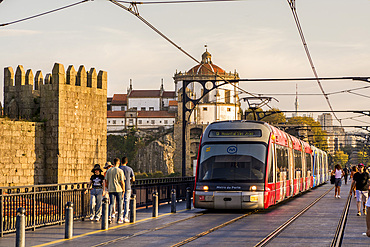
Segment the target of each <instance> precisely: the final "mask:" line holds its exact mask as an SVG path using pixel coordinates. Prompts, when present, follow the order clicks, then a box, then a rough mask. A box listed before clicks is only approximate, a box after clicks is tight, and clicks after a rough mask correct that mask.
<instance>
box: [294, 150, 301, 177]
mask: <svg viewBox="0 0 370 247" xmlns="http://www.w3.org/2000/svg"><path fill="white" fill-rule="evenodd" d="M294 164H295V174H294V178H301V177H302V155H301V151H298V150H294Z"/></svg>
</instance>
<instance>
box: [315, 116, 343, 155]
mask: <svg viewBox="0 0 370 247" xmlns="http://www.w3.org/2000/svg"><path fill="white" fill-rule="evenodd" d="M317 121H319V122H320V124H321V126H322V129H323V130H325V131H326V133H327V135H328V136H327V142H328V151H329V153H330V154H334V153H335V152H336V151H338V150H340V148H342V147H344V146H345V145H346V132H345V131H344V128H342V127H340V126H334V125H333V116H332V115H331V114H330V113H323V114H321V115H319V116H318V118H317Z"/></svg>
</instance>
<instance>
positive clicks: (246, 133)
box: [208, 129, 262, 137]
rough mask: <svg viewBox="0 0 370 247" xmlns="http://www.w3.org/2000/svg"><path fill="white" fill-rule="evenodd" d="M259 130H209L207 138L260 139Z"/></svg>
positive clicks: (260, 132) (260, 133)
mask: <svg viewBox="0 0 370 247" xmlns="http://www.w3.org/2000/svg"><path fill="white" fill-rule="evenodd" d="M261 136H262V131H261V130H259V129H249V130H211V131H210V132H209V135H208V137H261Z"/></svg>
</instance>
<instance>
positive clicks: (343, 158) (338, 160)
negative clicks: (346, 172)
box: [333, 150, 348, 167]
mask: <svg viewBox="0 0 370 247" xmlns="http://www.w3.org/2000/svg"><path fill="white" fill-rule="evenodd" d="M333 162H334V165H336V164H339V165H341V166H342V167H344V166H345V165H346V164H347V162H348V154H346V153H344V152H343V151H341V150H339V151H337V152H335V154H334V157H333Z"/></svg>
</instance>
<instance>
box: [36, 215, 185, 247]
mask: <svg viewBox="0 0 370 247" xmlns="http://www.w3.org/2000/svg"><path fill="white" fill-rule="evenodd" d="M188 210H189V209H184V210H180V211H178V213H180V212H184V211H188ZM170 214H174V213H166V214H161V215H158V217H157V218H160V217H163V216H167V215H170ZM150 219H155V217H150V218H145V219H141V220H137V221H136V222H135V223H129V225H133V224H136V223H140V222H143V221H147V220H150ZM124 226H128V224H123V225H117V226H112V227H110V228H108V230H96V231H92V232H87V233H83V234H80V235H77V236H74V237H72V238H69V239H59V240H54V241H51V242H48V243H45V244H39V245H33V247H42V246H48V245H52V244H57V243H62V242H65V241H70V240H73V239H76V238H81V237H85V236H89V235H92V234H96V233H100V232H105V231H109V230H113V229H117V228H121V227H124Z"/></svg>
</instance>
